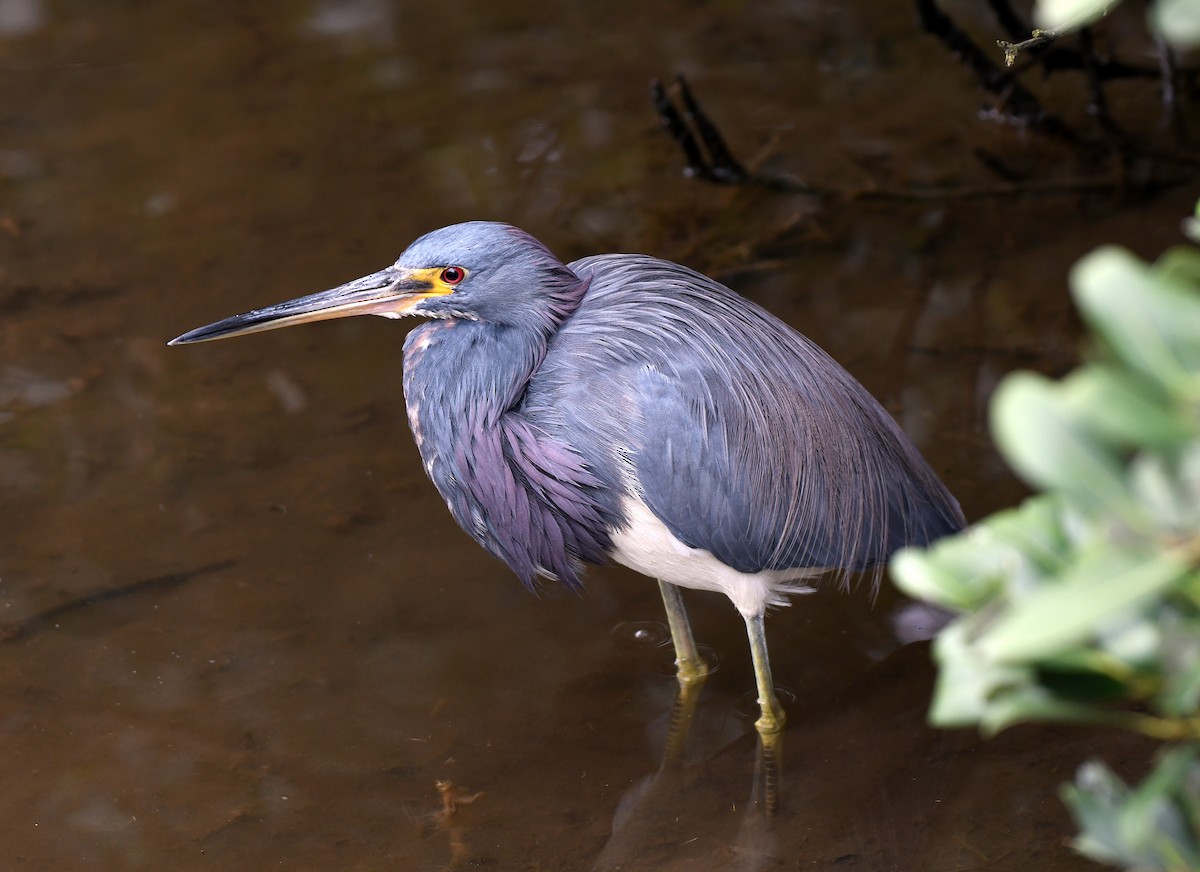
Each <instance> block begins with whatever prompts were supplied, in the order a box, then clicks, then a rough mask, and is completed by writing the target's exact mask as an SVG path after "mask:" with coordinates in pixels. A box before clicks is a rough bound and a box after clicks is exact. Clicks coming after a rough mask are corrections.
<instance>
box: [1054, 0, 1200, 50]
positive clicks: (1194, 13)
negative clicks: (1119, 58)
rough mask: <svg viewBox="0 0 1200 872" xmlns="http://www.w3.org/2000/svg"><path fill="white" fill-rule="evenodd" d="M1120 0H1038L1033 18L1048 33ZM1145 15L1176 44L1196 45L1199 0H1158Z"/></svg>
mask: <svg viewBox="0 0 1200 872" xmlns="http://www.w3.org/2000/svg"><path fill="white" fill-rule="evenodd" d="M1119 2H1120V0H1038V3H1037V6H1036V8H1035V9H1034V18H1035V20H1036V21H1037V22H1038V27H1040V28H1041V29H1042V30H1045V31H1049V32H1052V33H1059V32H1064V31H1068V30H1074V29H1076V28H1078V27H1085V26H1087V25H1089V24H1092V23H1094V22H1095V21H1096V20H1097V19H1099V18H1102V17H1103V16H1105V15H1107V14H1108V13H1109V11H1110V10H1111V9H1112V8H1113V7H1114V6H1116V5H1117V3H1119ZM1147 15H1148V16H1149V18H1150V22H1151V24H1152V26H1153V28H1154V31H1155V32H1156V33H1159V34H1161V35H1162V36H1163V37H1164V38H1165V39H1166V40H1167V41H1168V42H1170V43H1171V44H1172V45H1174V46H1175V47H1176V48H1193V47H1196V46H1200V0H1158V2H1157V3H1153V4H1150V6H1149V9H1148V12H1147Z"/></svg>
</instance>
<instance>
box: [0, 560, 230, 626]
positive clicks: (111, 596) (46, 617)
mask: <svg viewBox="0 0 1200 872" xmlns="http://www.w3.org/2000/svg"><path fill="white" fill-rule="evenodd" d="M231 566H233V561H232V560H222V561H221V562H220V563H210V564H208V565H207V566H201V567H199V568H197V569H185V570H183V571H182V572H172V573H168V574H167V575H159V576H156V577H154V578H144V579H142V580H141V581H135V582H132V583H131V584H125V585H120V586H118V587H109V588H104V589H103V590H97V591H93V592H92V593H88V594H84V595H83V596H81V597H78V598H76V599H73V600H69V601H68V602H65V603H61V604H59V605H57V606H53V607H51V608H48V609H46V610H44V611H41V612H38V613H37V614H35V615H32V616H30V617H28V618H25V619H24V620H21V621H12V622H10V623H6V624H4V625H0V642H17V641H20V640H21V639H25V638H28V637H29V636H32V635H34V634H36V633H40V632H41V631H43V630H46V629H48V628H50V627H53V626H54V624H55V622H57V621H58V620H59V619H60V618H62V617H63V616H64V615H68V614H70V613H71V612H77V611H80V610H81V609H85V608H89V607H91V606H94V605H99V604H100V603H105V602H108V601H109V600H115V599H121V598H123V597H127V596H133V595H135V594H139V593H144V592H145V591H148V590H171V589H173V588H176V587H179V586H180V585H182V584H184V583H186V582H189V581H191V580H192V579H194V578H198V577H199V576H201V575H208V574H210V573H213V572H220V571H221V570H224V569H228V568H229V567H231Z"/></svg>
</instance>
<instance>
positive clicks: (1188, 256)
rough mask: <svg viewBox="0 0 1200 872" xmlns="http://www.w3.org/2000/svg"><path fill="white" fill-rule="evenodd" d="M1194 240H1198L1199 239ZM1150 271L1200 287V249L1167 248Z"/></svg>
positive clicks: (1199, 6)
mask: <svg viewBox="0 0 1200 872" xmlns="http://www.w3.org/2000/svg"><path fill="white" fill-rule="evenodd" d="M1196 8H1197V9H1200V3H1197V4H1196ZM1192 220H1197V219H1192ZM1196 241H1197V242H1200V239H1198V240H1196ZM1151 271H1152V272H1153V273H1154V274H1155V275H1159V276H1162V277H1163V278H1164V279H1166V280H1167V281H1169V282H1173V283H1176V284H1180V285H1190V286H1192V287H1200V249H1198V248H1196V247H1195V246H1191V245H1177V246H1175V247H1174V248H1168V249H1167V250H1166V251H1164V252H1163V254H1162V256H1161V257H1159V259H1158V260H1156V261H1155V262H1154V266H1153V267H1151Z"/></svg>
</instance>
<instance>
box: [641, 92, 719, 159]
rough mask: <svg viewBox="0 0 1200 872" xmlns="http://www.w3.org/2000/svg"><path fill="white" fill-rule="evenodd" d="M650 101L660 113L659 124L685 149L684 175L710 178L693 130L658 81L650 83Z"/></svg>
mask: <svg viewBox="0 0 1200 872" xmlns="http://www.w3.org/2000/svg"><path fill="white" fill-rule="evenodd" d="M650 99H651V100H653V101H654V111H655V112H657V113H658V120H659V122H660V123H661V124H662V126H663V128H664V129H665V130H666V131H667V133H669V134H670V135H671V138H672V139H674V140H675V142H676V143H678V144H679V147H680V148H681V149H683V156H684V158H685V159H686V160H687V167H686V168H685V169H684V174H686V175H688V176H693V177H695V178H700V179H705V178H708V165H707V163H706V161H705V160H704V155H703V153H701V151H700V145H699V144H698V143H697V142H696V137H695V136H693V135H692V131H691V129H690V128H689V127H688V126H687V125H686V124H684V123H683V116H681V115H680V114H679V110H678V109H676V108H675V104H674V103H672V102H671V99H670V98H669V97H667V92H666V89H665V88H663V85H662V82H660V81H659V80H658V79H652V80H651V81H650Z"/></svg>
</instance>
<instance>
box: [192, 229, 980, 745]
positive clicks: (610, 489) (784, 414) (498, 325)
mask: <svg viewBox="0 0 1200 872" xmlns="http://www.w3.org/2000/svg"><path fill="white" fill-rule="evenodd" d="M362 314H372V315H384V316H387V317H392V318H397V317H401V316H403V315H422V316H425V317H428V318H430V319H431V320H430V321H429V322H428V323H426V324H423V325H421V326H420V327H418V328H417V329H415V330H413V331H412V332H411V333H410V334H409V336H408V339H407V341H406V342H405V345H404V392H405V398H406V402H407V405H408V417H409V422H410V424H411V426H412V431H413V436H414V437H415V439H416V442H417V446H418V448H419V450H420V452H421V457H422V460H423V462H424V464H425V469H426V471H427V472H428V473H429V477H430V478H431V479H432V480H433V483H434V484H435V485H436V486H437V489H438V491H439V492H440V493H441V494H442V496H443V497H444V498H445V500H446V504H447V505H448V506H449V507H450V511H451V513H452V514H453V515H454V518H455V520H456V521H458V523H459V524H460V525H461V526H462V528H463V529H464V530H466V531H467V533H469V534H470V535H471V536H472V537H473V538H474V539H475V540H476V541H477V542H479V543H480V544H481V545H483V547H485V548H486V549H488V551H490V552H491V553H492V554H494V555H496V556H497V557H499V558H500V559H502V560H504V561H505V562H506V563H507V564H508V565H509V566H510V567H511V568H512V570H513V571H514V572H515V573H516V574H517V576H518V577H519V578H520V579H521V580H522V581H523V582H524V583H525V584H526V585H530V586H532V585H533V584H534V582H535V579H536V577H537V576H539V575H542V576H548V577H551V578H556V579H558V580H560V581H561V582H562V583H564V584H566V585H568V586H570V587H577V586H578V585H579V583H580V572H581V570H582V568H583V566H584V564H587V563H603V562H605V561H606V560H607V559H613V560H616V561H618V562H621V563H624V564H625V565H627V566H629V567H632V568H633V569H636V570H638V571H639V572H643V573H645V574H647V575H652V576H655V577H657V578H658V579H659V581H660V587H661V590H662V595H663V601H664V604H665V606H666V610H667V617H668V622H669V624H670V628H671V636H672V640H673V642H674V644H675V651H676V657H677V659H676V662H677V663H678V665H679V677H680V681H681V684H682V686H683V687H684V688H685V690H686V689H687V688H689V687H692V688H694V687H695V686H697V685H698V683H699V682H700V681H701V680H702V679H703V677H704V675H705V674H707V669H708V667H707V665H706V664H705V663H704V660H703V657H701V655H700V653H699V650H698V649H697V647H696V645H695V641H694V639H693V638H692V634H691V629H690V627H689V625H688V621H687V615H686V611H685V610H684V607H683V603H682V599H681V598H680V595H679V590H678V588H679V587H692V588H699V589H704V590H716V591H721V592H722V593H724V594H726V595H727V596H728V597H729V599H730V600H731V601H732V602H733V604H734V605H735V606H736V607H737V608H738V610H739V611H740V612H741V613H742V615H743V617H744V618H745V621H746V629H747V636H748V640H749V642H750V649H751V653H752V656H753V659H754V665H755V680H756V684H757V686H758V692H759V703H760V706H761V710H762V716H761V717H760V718H759V719H758V721H756V727H757V728H758V730H759V734H760V736H761V737H762V740H763V743H764V749H765V752H766V753H767V754H768V756H772V757H773V755H776V754H777V753H778V751H779V745H778V737H779V734H780V731H781V730H782V728H783V719H784V714H783V710H782V708H781V707H780V706H779V702H778V699H777V698H776V695H775V692H774V689H773V685H772V680H771V674H770V665H769V660H768V656H767V648H766V639H765V634H764V629H763V613H764V611H765V610H766V608H767V607H768V606H770V605H780V604H783V603H785V602H786V601H787V596H788V594H789V593H792V592H795V591H796V590H798V589H799V588H800V587H801V586H802V582H803V580H805V579H807V578H810V577H811V576H813V575H815V574H819V573H820V572H821V571H826V570H828V571H832V572H833V573H835V574H840V575H841V576H842V577H843V578H845V577H848V576H849V574H851V573H855V572H859V571H862V570H870V569H872V568H873V567H874V568H876V569H877V568H878V567H879V566H880V565H881V563H882V561H884V560H885V559H886V558H887V557H888V555H890V554H891V553H892V552H893V551H895V550H896V549H897V548H899V547H901V546H903V545H923V544H926V543H928V542H930V541H932V540H933V539H936V538H937V537H939V536H942V535H945V534H947V533H951V532H953V531H955V530H958V529H959V528H960V527H961V526H962V525H963V518H962V513H961V511H960V510H959V507H958V503H957V502H956V501H955V500H954V497H952V496H951V495H950V493H949V492H948V491H947V490H946V488H945V487H944V486H943V485H942V483H941V482H940V481H939V480H938V478H937V476H936V475H934V473H933V472H932V471H931V470H930V469H929V467H928V465H927V464H926V463H925V461H924V460H923V459H922V458H921V456H920V454H919V453H918V452H917V450H916V449H915V448H914V447H913V445H912V443H911V442H909V440H908V438H907V437H906V436H905V435H904V434H903V433H902V432H901V431H900V429H899V428H898V427H897V426H896V424H895V422H894V421H893V420H892V419H891V417H890V416H889V415H888V414H887V413H886V412H885V411H884V410H883V408H882V407H880V405H879V404H878V403H877V402H876V401H875V400H874V399H873V398H872V397H871V396H870V394H868V393H867V392H866V390H864V389H863V387H862V386H861V385H860V384H859V383H858V382H857V381H855V380H854V378H853V377H852V376H850V374H849V373H847V372H846V371H845V370H844V369H842V368H841V367H840V366H839V365H838V364H837V363H835V362H834V361H833V360H832V359H831V358H830V357H829V356H828V355H826V354H825V353H824V352H823V351H821V350H820V349H819V348H818V347H817V346H815V345H814V344H813V343H811V342H810V341H808V340H807V339H805V338H804V337H803V336H801V335H800V334H799V333H797V332H796V331H795V330H792V329H791V328H790V327H788V326H787V325H785V324H784V323H783V322H781V321H780V320H779V319H777V318H775V317H774V316H773V315H770V314H768V313H767V312H765V311H764V310H763V309H761V308H759V307H758V306H756V305H754V304H753V303H751V302H749V301H748V300H746V299H743V298H742V297H740V296H738V295H737V294H735V293H734V292H733V291H731V290H729V289H728V288H726V287H724V286H723V285H720V284H718V283H717V282H714V281H713V280H712V279H709V278H707V277H705V276H702V275H700V274H698V273H695V272H693V271H691V270H689V269H686V268H685V267H682V266H679V265H678V264H674V263H669V262H667V261H663V260H656V259H655V258H652V257H645V256H642V255H632V254H610V255H601V256H597V257H588V258H584V259H583V260H578V261H575V262H574V263H572V264H570V265H564V264H563V263H561V262H560V261H559V260H558V259H557V258H556V257H555V256H554V255H553V254H551V253H550V251H549V250H547V249H546V247H545V246H543V245H542V244H541V243H540V242H538V241H537V240H536V239H534V238H533V237H531V236H530V235H529V234H527V233H524V232H523V231H520V230H517V229H516V228H514V227H510V226H508V225H505V224H495V223H489V222H470V223H467V224H458V225H454V226H453V227H445V228H442V229H441V230H436V231H434V232H432V233H429V234H427V235H425V236H423V237H421V238H420V239H418V240H417V241H416V242H414V243H413V244H412V245H411V246H409V248H408V249H407V250H406V251H405V252H404V254H402V255H401V256H400V259H399V260H398V261H397V262H396V263H395V264H394V265H392V266H390V267H387V268H386V269H384V270H381V271H380V272H377V273H375V274H373V275H369V276H365V277H364V278H361V279H357V280H355V281H352V282H349V283H347V284H345V285H342V286H341V287H338V288H334V289H333V290H330V291H324V292H322V293H318V294H312V295H309V296H307V297H302V298H299V299H296V300H291V301H288V302H285V303H281V304H279V305H276V306H269V307H267V308H264V309H258V310H255V311H253V312H249V313H247V314H245V315H237V316H234V317H232V318H226V319H225V320H223V321H219V322H217V323H215V324H210V325H208V326H206V327H201V328H199V329H197V330H193V331H191V332H189V333H185V334H184V335H183V336H180V337H179V338H178V339H176V340H174V342H173V343H172V344H178V343H188V342H200V341H205V340H208V339H219V338H222V337H226V336H234V335H238V334H242V333H251V332H256V331H260V330H270V329H274V328H276V327H282V326H287V325H290V324H300V323H304V322H307V321H314V320H322V319H326V318H338V317H343V316H346V315H362ZM876 577H877V576H876Z"/></svg>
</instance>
